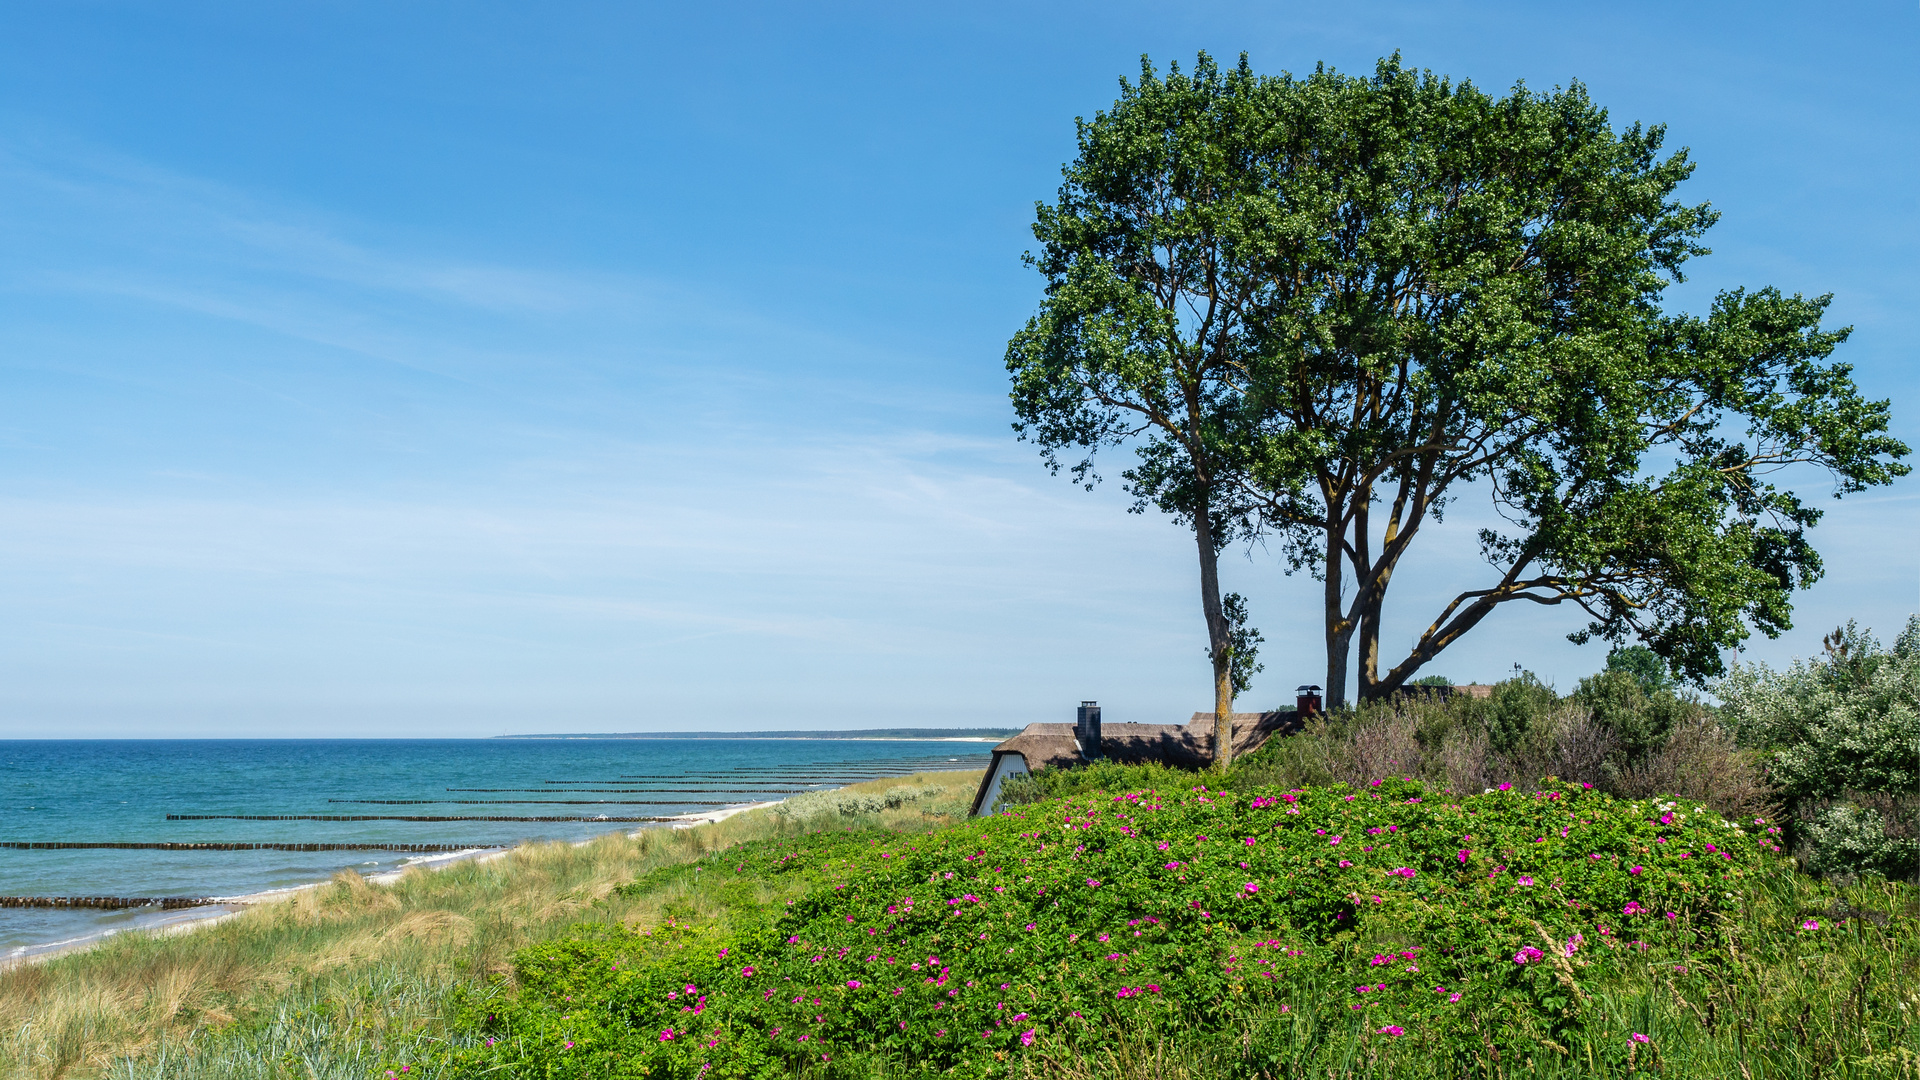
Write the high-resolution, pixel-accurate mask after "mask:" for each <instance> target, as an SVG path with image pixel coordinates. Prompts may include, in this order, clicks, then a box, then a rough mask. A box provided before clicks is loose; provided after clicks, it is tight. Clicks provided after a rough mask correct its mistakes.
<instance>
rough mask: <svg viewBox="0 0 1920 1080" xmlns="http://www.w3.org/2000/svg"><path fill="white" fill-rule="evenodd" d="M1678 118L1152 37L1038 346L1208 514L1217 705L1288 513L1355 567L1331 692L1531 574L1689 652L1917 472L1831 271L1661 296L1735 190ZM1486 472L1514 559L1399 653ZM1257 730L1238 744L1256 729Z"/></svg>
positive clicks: (1064, 252)
mask: <svg viewBox="0 0 1920 1080" xmlns="http://www.w3.org/2000/svg"><path fill="white" fill-rule="evenodd" d="M1663 139H1664V131H1663V129H1661V128H1659V127H1652V128H1645V127H1642V126H1640V125H1637V124H1636V125H1634V126H1632V127H1628V128H1625V129H1621V130H1616V129H1615V128H1614V127H1613V125H1612V124H1611V123H1610V122H1609V120H1608V117H1607V114H1606V112H1605V110H1603V109H1601V108H1599V107H1598V106H1597V105H1595V104H1594V103H1593V102H1592V101H1591V100H1590V99H1589V98H1588V97H1587V94H1586V92H1585V90H1584V89H1583V88H1582V87H1580V86H1579V85H1578V84H1573V85H1571V86H1570V87H1568V88H1567V89H1556V90H1554V91H1553V92H1551V93H1545V94H1541V93H1534V92H1532V91H1529V90H1527V89H1526V88H1525V87H1524V86H1519V87H1516V88H1515V89H1514V90H1513V91H1512V92H1511V93H1509V94H1507V95H1506V96H1505V97H1500V98H1495V97H1493V96H1490V95H1488V94H1485V93H1482V92H1481V91H1480V90H1478V89H1476V88H1475V87H1474V86H1472V85H1471V84H1469V83H1461V84H1453V83H1451V82H1449V81H1447V80H1445V79H1440V78H1436V77H1434V76H1432V75H1431V74H1423V73H1419V72H1415V71H1411V70H1409V69H1407V68H1405V67H1403V66H1402V65H1401V63H1400V61H1399V58H1398V57H1397V56H1396V57H1394V58H1393V59H1390V60H1383V61H1381V62H1380V63H1379V65H1378V66H1377V67H1376V69H1375V72H1374V74H1373V75H1372V77H1370V78H1359V77H1353V76H1347V75H1342V74H1339V73H1337V72H1334V71H1331V70H1327V69H1325V68H1319V69H1316V70H1315V71H1314V72H1313V73H1312V74H1311V75H1309V76H1307V77H1305V78H1295V77H1293V76H1291V75H1283V76H1280V77H1261V76H1256V75H1254V74H1253V73H1252V72H1251V71H1250V70H1249V68H1248V65H1247V62H1246V59H1245V58H1244V57H1243V58H1242V59H1241V62H1240V64H1239V66H1238V68H1236V69H1235V70H1233V71H1232V72H1229V73H1222V72H1220V71H1219V70H1218V69H1217V68H1216V67H1215V65H1214V64H1213V63H1212V61H1211V60H1209V59H1208V58H1207V57H1206V56H1205V55H1204V54H1203V55H1202V56H1201V57H1200V61H1199V63H1198V64H1197V65H1196V67H1195V70H1194V73H1193V74H1192V75H1191V76H1184V75H1181V74H1180V72H1179V70H1178V68H1174V69H1172V70H1171V71H1170V73H1169V74H1168V75H1167V76H1166V77H1165V78H1164V79H1162V78H1160V77H1158V76H1157V75H1156V74H1155V72H1154V71H1153V69H1152V67H1151V65H1150V64H1147V63H1146V62H1144V61H1143V63H1142V74H1141V78H1140V80H1139V82H1138V83H1137V84H1128V83H1126V82H1124V81H1123V82H1122V84H1121V97H1120V100H1119V101H1118V102H1116V103H1115V105H1114V107H1113V108H1112V110H1110V111H1108V112H1103V113H1100V114H1099V115H1097V116H1096V117H1095V118H1094V119H1093V120H1092V121H1090V122H1088V121H1083V122H1081V123H1080V143H1079V151H1080V152H1079V156H1078V158H1077V159H1076V160H1075V161H1074V162H1073V163H1072V164H1070V165H1069V166H1068V167H1067V169H1066V183H1065V184H1064V185H1063V186H1062V188H1061V190H1060V195H1059V200H1058V202H1057V203H1056V204H1055V205H1051V206H1047V205H1042V206H1041V207H1040V210H1039V220H1038V222H1037V223H1036V225H1035V229H1034V231H1035V235H1036V236H1038V237H1039V239H1040V241H1041V243H1042V245H1043V249H1042V252H1041V254H1040V255H1039V256H1038V257H1036V258H1035V259H1034V262H1035V264H1036V265H1037V267H1038V268H1039V269H1040V271H1041V272H1042V273H1043V274H1044V275H1045V276H1046V279H1047V296H1046V300H1045V302H1044V303H1043V304H1042V307H1041V310H1040V314H1039V315H1038V316H1037V317H1036V318H1035V319H1034V320H1033V321H1032V322H1030V323H1029V324H1028V326H1027V328H1026V329H1025V330H1024V331H1022V332H1021V333H1020V334H1019V335H1017V336H1016V337H1015V338H1014V340H1013V342H1012V344H1011V345H1010V346H1009V349H1008V354H1007V363H1008V367H1009V369H1010V371H1011V372H1012V374H1013V378H1014V395H1013V396H1014V401H1015V405H1016V408H1017V410H1018V413H1019V418H1020V422H1019V424H1018V425H1017V426H1018V427H1019V428H1020V430H1021V431H1022V433H1023V435H1025V436H1030V437H1034V438H1036V439H1037V440H1038V441H1039V442H1040V444H1041V446H1042V448H1043V450H1044V452H1045V453H1046V455H1047V458H1048V460H1049V462H1050V463H1051V464H1052V465H1053V466H1054V467H1055V468H1058V467H1059V466H1060V464H1061V463H1062V462H1061V458H1060V457H1059V456H1058V455H1059V454H1060V453H1062V452H1063V451H1068V450H1070V449H1071V450H1075V451H1080V450H1084V451H1085V452H1086V453H1085V456H1083V457H1081V458H1080V459H1079V460H1078V462H1077V463H1075V464H1074V466H1073V468H1074V472H1075V475H1076V476H1077V477H1079V478H1081V479H1082V480H1087V479H1089V478H1090V477H1091V476H1092V473H1091V468H1092V453H1093V451H1094V450H1095V449H1097V448H1099V447H1103V446H1113V445H1119V444H1132V445H1133V446H1134V447H1135V448H1136V450H1137V451H1138V454H1139V461H1138V463H1137V464H1135V465H1134V466H1133V467H1132V468H1131V469H1129V470H1127V471H1126V472H1125V473H1124V476H1125V478H1126V480H1127V483H1128V485H1129V487H1128V490H1129V491H1130V492H1131V493H1132V494H1133V495H1134V496H1135V497H1136V499H1137V500H1138V502H1137V503H1136V505H1135V509H1136V510H1139V509H1143V508H1144V507H1146V506H1148V505H1151V506H1155V507H1158V508H1159V509H1161V510H1163V511H1166V512H1168V513H1170V514H1172V515H1174V516H1175V517H1176V518H1178V519H1180V520H1182V521H1184V522H1186V523H1188V524H1189V525H1191V526H1192V528H1193V532H1194V539H1195V541H1196V543H1197V545H1198V548H1199V553H1200V566H1201V598H1202V608H1203V610H1204V612H1205V614H1206V617H1207V628H1208V635H1209V637H1208V640H1209V651H1210V654H1211V655H1212V657H1213V662H1214V683H1215V700H1216V702H1217V704H1216V709H1217V710H1218V711H1219V712H1221V713H1223V714H1225V713H1227V712H1228V711H1229V708H1230V701H1231V691H1232V688H1233V685H1234V679H1235V671H1236V667H1235V657H1236V649H1237V648H1238V646H1237V645H1236V642H1235V637H1234V632H1235V625H1234V622H1233V618H1232V612H1233V611H1234V605H1233V604H1232V603H1230V598H1222V597H1220V595H1219V585H1218V574H1217V561H1218V554H1219V552H1220V550H1221V549H1222V547H1223V546H1224V545H1226V544H1227V543H1229V542H1231V541H1232V540H1233V539H1234V538H1236V537H1251V536H1253V535H1255V534H1264V535H1265V536H1266V537H1267V538H1269V539H1271V540H1273V541H1275V545H1276V546H1277V547H1278V548H1279V549H1280V550H1281V552H1282V553H1283V555H1284V557H1285V560H1286V562H1287V565H1288V569H1289V571H1290V572H1291V571H1295V570H1303V569H1304V570H1307V571H1309V572H1310V573H1312V574H1313V575H1314V576H1315V577H1317V578H1318V579H1319V580H1320V581H1321V582H1322V584H1323V611H1324V620H1325V640H1326V656H1327V680H1326V681H1327V691H1328V698H1329V703H1330V704H1339V703H1341V702H1342V701H1343V699H1344V692H1345V687H1346V684H1347V681H1348V678H1349V675H1350V662H1351V659H1352V656H1353V653H1354V651H1355V649H1356V648H1357V649H1358V651H1359V657H1360V664H1359V672H1358V680H1357V681H1358V685H1359V691H1360V696H1361V698H1362V699H1376V698H1381V697H1385V696H1387V695H1389V694H1392V693H1393V692H1394V691H1396V690H1398V689H1399V688H1401V687H1402V686H1404V685H1406V684H1407V682H1408V681H1409V680H1410V679H1411V678H1412V677H1414V675H1415V673H1416V672H1418V671H1419V670H1420V669H1421V667H1422V666H1424V665H1425V664H1427V663H1428V662H1429V661H1431V660H1432V659H1433V658H1434V657H1435V656H1437V655H1439V653H1440V652H1441V651H1442V650H1444V649H1446V648H1447V647H1448V646H1450V645H1451V644H1453V643H1454V642H1456V641H1458V640H1459V639H1460V638H1461V637H1462V636H1463V635H1465V634H1466V633H1467V632H1469V631H1470V630H1472V629H1473V628H1474V627H1475V626H1477V625H1478V624H1479V623H1480V622H1481V621H1482V620H1483V619H1485V618H1486V617H1487V616H1488V615H1489V614H1491V613H1492V612H1494V611H1495V610H1496V609H1498V608H1499V607H1500V606H1501V605H1503V604H1509V603H1514V602H1517V601H1525V602H1527V603H1529V604H1534V605H1547V606H1554V605H1562V604H1571V605H1574V606H1576V607H1578V608H1580V609H1581V610H1582V611H1583V612H1584V613H1585V614H1586V615H1587V616H1588V622H1587V624H1586V626H1585V627H1584V628H1583V629H1581V630H1580V631H1578V632H1577V633H1575V634H1573V635H1571V636H1572V638H1573V639H1574V640H1575V641H1586V640H1588V639H1590V638H1592V637H1595V636H1598V637H1601V638H1604V639H1606V640H1610V641H1614V642H1616V643H1618V642H1624V641H1627V640H1629V639H1633V640H1638V641H1639V642H1641V643H1643V644H1644V645H1645V646H1647V647H1648V648H1650V649H1651V650H1652V651H1653V652H1654V653H1655V654H1656V655H1657V656H1658V657H1659V658H1660V660H1661V661H1662V662H1664V663H1665V664H1666V665H1667V666H1668V667H1669V668H1670V669H1671V670H1673V671H1675V672H1677V673H1679V674H1681V675H1684V676H1686V677H1689V678H1692V679H1696V680H1697V679H1701V678H1704V677H1708V676H1712V675H1716V674H1718V673H1719V672H1720V671H1721V670H1722V665H1721V659H1720V651H1721V650H1722V649H1724V648H1727V647H1729V646H1732V645H1734V644H1736V643H1738V642H1739V641H1741V640H1743V639H1744V638H1745V637H1746V636H1747V635H1748V633H1749V632H1750V629H1752V628H1757V629H1759V630H1760V631H1762V632H1764V633H1766V634H1768V635H1769V636H1776V635H1778V634H1779V633H1780V632H1781V631H1782V630H1784V629H1786V628H1787V627H1788V626H1790V625H1791V623H1790V618H1791V613H1792V605H1791V598H1792V593H1793V591H1794V590H1795V589H1797V588H1804V587H1806V586H1807V585H1809V584H1811V583H1812V582H1813V581H1814V580H1816V579H1817V578H1818V577H1819V576H1820V573H1821V564H1820V557H1819V554H1818V553H1817V552H1816V551H1815V550H1814V549H1813V547H1812V545H1811V544H1810V543H1809V541H1808V539H1807V535H1806V533H1807V530H1808V529H1809V528H1811V527H1812V526H1813V525H1814V524H1815V523H1816V522H1817V521H1818V520H1819V518H1820V516H1821V511H1819V510H1818V509H1816V508H1814V507H1812V506H1809V505H1808V504H1807V503H1806V502H1805V501H1803V499H1802V498H1801V497H1800V495H1799V494H1797V493H1796V492H1795V491H1794V490H1793V489H1792V487H1791V486H1790V485H1791V483H1792V482H1794V481H1796V480H1798V479H1800V478H1801V477H1804V476H1806V475H1810V474H1817V473H1820V472H1823V471H1824V472H1825V473H1826V474H1827V475H1828V476H1829V477H1831V479H1832V481H1833V484H1834V488H1835V494H1836V495H1839V494H1845V493H1848V492H1855V491H1860V490H1863V489H1865V488H1867V487H1869V486H1873V485H1879V484H1886V483H1889V482H1891V481H1892V480H1893V479H1894V478H1896V477H1898V476H1902V475H1905V474H1906V472H1907V471H1908V470H1907V467H1906V466H1905V465H1903V464H1901V463H1900V461H1899V459H1900V458H1902V457H1904V456H1906V454H1907V452H1908V451H1907V447H1906V446H1905V445H1903V444H1901V443H1900V442H1899V441H1897V440H1895V439H1893V438H1891V437H1890V436H1888V435H1887V430H1888V404H1887V402H1885V401H1870V400H1867V399H1866V398H1865V397H1863V396H1862V395H1861V393H1860V392H1859V390H1858V389H1857V388H1856V387H1855V385H1854V383H1853V380H1852V378H1851V372H1850V369H1849V368H1848V366H1847V365H1845V364H1839V363H1833V362H1831V361H1830V357H1831V354H1832V352H1833V350H1834V348H1835V347H1836V346H1837V345H1839V344H1840V343H1841V342H1843V341H1845V339H1846V337H1847V330H1845V329H1839V330H1825V329H1823V328H1822V327H1821V318H1822V315H1823V313H1824V312H1825V309H1826V307H1827V305H1828V301H1829V299H1830V298H1829V297H1818V298H1813V299H1809V298H1806V297H1802V296H1799V295H1786V294H1783V293H1782V292H1780V291H1779V290H1777V289H1774V288H1761V289H1757V290H1753V291H1747V290H1741V289H1736V290H1732V291H1729V292H1723V293H1721V294H1720V295H1719V296H1718V297H1717V298H1715V299H1714V301H1713V302H1712V304H1711V305H1710V307H1709V309H1708V311H1707V313H1706V314H1704V315H1693V314H1685V313H1670V312H1668V311H1666V310H1665V309H1664V308H1663V306H1662V303H1661V301H1662V298H1663V294H1664V293H1665V290H1666V289H1667V287H1668V286H1669V285H1671V284H1674V283H1676V282H1679V281H1681V280H1683V277H1682V269H1683V266H1684V264H1685V263H1686V262H1687V261H1688V260H1689V259H1691V258H1693V257H1695V256H1698V255H1703V254H1706V250H1707V249H1706V248H1705V247H1703V246H1702V245H1701V243H1700V241H1701V238H1702V236H1703V235H1704V234H1705V232H1706V230H1707V229H1708V228H1709V227H1710V226H1711V225H1712V224H1713V222H1714V219H1715V217H1716V216H1717V215H1716V214H1715V213H1714V212H1713V211H1712V210H1711V209H1710V208H1709V207H1707V206H1706V205H1692V206H1690V205H1686V204H1684V203H1682V202H1679V201H1677V200H1676V199H1675V198H1674V192H1675V190H1676V189H1677V188H1678V186H1679V185H1680V183H1681V182H1682V181H1683V180H1685V179H1686V178H1687V176H1688V175H1689V174H1690V173H1691V172H1692V169H1693V166H1692V164H1691V162H1689V161H1688V159H1687V155H1686V153H1685V152H1684V151H1681V152H1676V153H1666V154H1663V153H1662V144H1663ZM1461 498H1472V499H1475V500H1485V501H1486V503H1485V504H1486V505H1488V506H1489V508H1490V510H1491V511H1492V513H1491V514H1488V515H1486V516H1487V518H1488V520H1489V521H1491V522H1493V524H1490V525H1489V526H1488V527H1486V528H1483V529H1481V530H1480V531H1479V548H1480V552H1481V554H1482V555H1483V556H1484V558H1485V560H1486V562H1487V563H1488V565H1489V566H1490V568H1491V570H1490V572H1489V574H1488V575H1487V577H1486V579H1485V580H1482V581H1478V582H1474V583H1473V584H1472V587H1470V588H1466V589H1463V590H1461V591H1460V592H1459V593H1458V594H1457V595H1455V596H1454V597H1452V598H1451V599H1450V600H1448V601H1446V602H1445V603H1443V604H1441V605H1439V608H1438V610H1437V611H1435V612H1432V613H1431V618H1430V620H1429V622H1428V625H1427V627H1426V629H1425V630H1424V631H1423V632H1422V633H1421V634H1420V635H1419V636H1418V638H1417V639H1416V640H1415V641H1414V642H1413V644H1412V646H1411V647H1410V649H1409V650H1408V652H1407V653H1406V655H1405V656H1404V657H1401V658H1398V659H1397V660H1394V659H1389V658H1385V657H1383V656H1382V655H1381V641H1380V638H1381V628H1382V624H1383V618H1384V614H1385V601H1386V596H1387V591H1388V586H1389V585H1390V584H1391V582H1392V580H1393V577H1394V574H1395V572H1396V570H1397V569H1398V567H1399V566H1400V564H1401V561H1402V560H1403V559H1404V558H1405V556H1406V554H1407V553H1408V551H1409V550H1410V549H1411V547H1412V545H1413V542H1414V540H1415V538H1416V537H1418V536H1420V535H1421V534H1422V532H1423V531H1424V530H1425V529H1426V528H1427V527H1428V526H1429V525H1431V524H1434V523H1437V522H1439V521H1440V520H1441V517H1442V514H1443V512H1444V511H1445V510H1446V508H1447V507H1448V506H1449V504H1450V503H1453V502H1455V501H1456V500H1459V499H1461ZM1224 757H1225V755H1222V758H1221V759H1222V760H1224Z"/></svg>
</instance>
